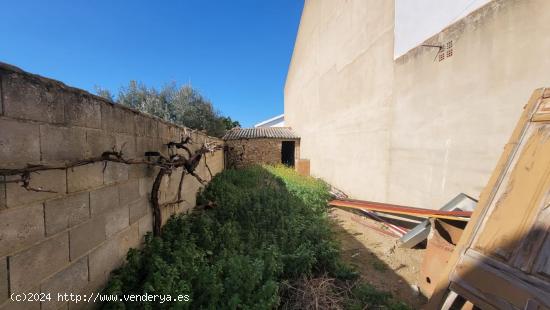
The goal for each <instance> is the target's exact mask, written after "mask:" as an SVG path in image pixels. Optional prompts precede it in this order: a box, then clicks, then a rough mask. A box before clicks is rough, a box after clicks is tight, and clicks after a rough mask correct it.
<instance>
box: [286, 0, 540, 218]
mask: <svg viewBox="0 0 550 310" xmlns="http://www.w3.org/2000/svg"><path fill="white" fill-rule="evenodd" d="M549 18H550V2H548V1H545V0H523V1H520V0H495V1H492V2H490V3H489V4H487V5H485V6H484V7H482V8H480V9H479V10H477V11H475V12H473V13H472V14H470V15H468V16H467V17H465V18H463V19H461V20H460V21H458V22H457V23H455V24H453V25H451V26H449V27H448V28H446V29H445V30H444V31H443V32H441V33H439V34H437V35H435V36H434V37H432V38H431V39H429V40H428V41H427V42H426V43H428V44H437V45H439V44H446V43H447V42H448V41H450V40H452V41H453V55H452V56H451V57H449V58H445V59H444V60H443V61H441V62H440V61H438V60H437V59H436V56H437V49H433V48H427V47H417V48H415V49H413V50H411V51H409V52H408V53H407V54H405V55H403V56H402V57H400V58H398V59H396V60H395V61H393V59H392V57H393V31H392V27H393V1H382V0H378V1H374V0H373V1H362V0H357V1H353V0H350V1H330V0H326V1H325V0H317V1H306V3H305V6H304V11H303V14H302V20H301V23H300V29H299V32H298V36H297V39H296V45H295V50H294V54H293V58H292V61H291V65H290V68H289V71H288V76H287V82H286V85H285V118H286V120H287V125H288V126H291V127H292V128H293V130H294V131H295V132H296V133H297V134H298V135H300V136H301V138H302V140H301V144H302V147H301V152H302V158H308V159H310V160H311V173H312V175H315V176H318V177H322V178H324V179H325V180H326V181H328V182H329V183H332V184H333V185H334V186H336V187H339V188H340V189H342V190H343V191H345V192H347V193H348V194H349V195H350V196H352V197H354V198H358V199H366V200H375V201H382V202H391V203H399V204H405V205H412V206H418V207H425V208H439V207H440V206H441V205H442V204H443V203H445V202H446V201H448V200H450V199H451V198H453V197H454V196H455V195H456V194H458V193H460V192H465V193H467V194H469V195H472V196H474V197H477V196H478V195H479V193H480V191H481V189H482V188H483V186H484V185H485V183H486V182H487V179H488V177H489V175H490V172H491V171H492V169H493V168H494V166H495V164H496V160H497V159H498V156H499V155H500V153H501V152H502V147H503V146H504V143H505V141H506V138H507V137H508V136H509V135H510V132H511V131H512V128H513V126H514V124H515V121H516V120H517V118H518V116H519V115H520V113H521V111H522V106H523V105H524V104H525V103H526V102H527V99H528V98H529V96H530V94H531V93H532V91H533V90H534V89H535V88H538V87H543V86H548V85H550V74H548V72H550V58H549V57H548V56H547V54H548V50H550V49H549V48H550V36H549V34H550V23H548V20H549Z"/></svg>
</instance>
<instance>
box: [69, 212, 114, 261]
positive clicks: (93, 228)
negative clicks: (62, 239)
mask: <svg viewBox="0 0 550 310" xmlns="http://www.w3.org/2000/svg"><path fill="white" fill-rule="evenodd" d="M69 239H70V254H71V260H74V259H76V258H78V257H80V256H82V255H84V253H86V252H88V251H89V250H90V249H92V248H94V247H95V246H97V245H99V244H100V243H101V242H103V241H105V239H107V238H106V234H105V216H103V215H101V216H97V217H94V218H92V219H91V220H89V221H88V222H86V223H84V224H82V225H79V226H77V227H75V228H73V229H71V230H70V231H69Z"/></svg>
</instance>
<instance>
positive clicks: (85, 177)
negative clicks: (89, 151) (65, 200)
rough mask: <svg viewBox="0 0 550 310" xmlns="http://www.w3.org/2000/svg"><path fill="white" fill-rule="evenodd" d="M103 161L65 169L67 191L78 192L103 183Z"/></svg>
mask: <svg viewBox="0 0 550 310" xmlns="http://www.w3.org/2000/svg"><path fill="white" fill-rule="evenodd" d="M104 167H105V166H104V163H103V162H96V163H92V164H87V165H83V166H78V167H74V168H70V169H67V189H68V192H69V193H74V192H79V191H83V190H88V189H92V188H97V187H98V186H101V185H103V169H104Z"/></svg>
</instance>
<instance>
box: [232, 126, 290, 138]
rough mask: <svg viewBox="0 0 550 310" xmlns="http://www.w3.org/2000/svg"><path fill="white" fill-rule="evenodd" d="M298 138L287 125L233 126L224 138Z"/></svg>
mask: <svg viewBox="0 0 550 310" xmlns="http://www.w3.org/2000/svg"><path fill="white" fill-rule="evenodd" d="M260 138H267V139H300V137H298V136H297V135H296V134H295V133H294V132H293V131H292V129H290V128H289V127H257V128H234V129H231V130H229V131H228V132H227V133H226V134H225V136H224V137H223V139H224V140H239V139H260Z"/></svg>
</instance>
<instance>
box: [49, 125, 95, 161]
mask: <svg viewBox="0 0 550 310" xmlns="http://www.w3.org/2000/svg"><path fill="white" fill-rule="evenodd" d="M40 149H41V151H42V160H43V161H61V160H67V161H73V160H79V159H84V158H86V149H87V148H86V129H84V128H79V127H70V128H68V127H61V126H51V125H40Z"/></svg>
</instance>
